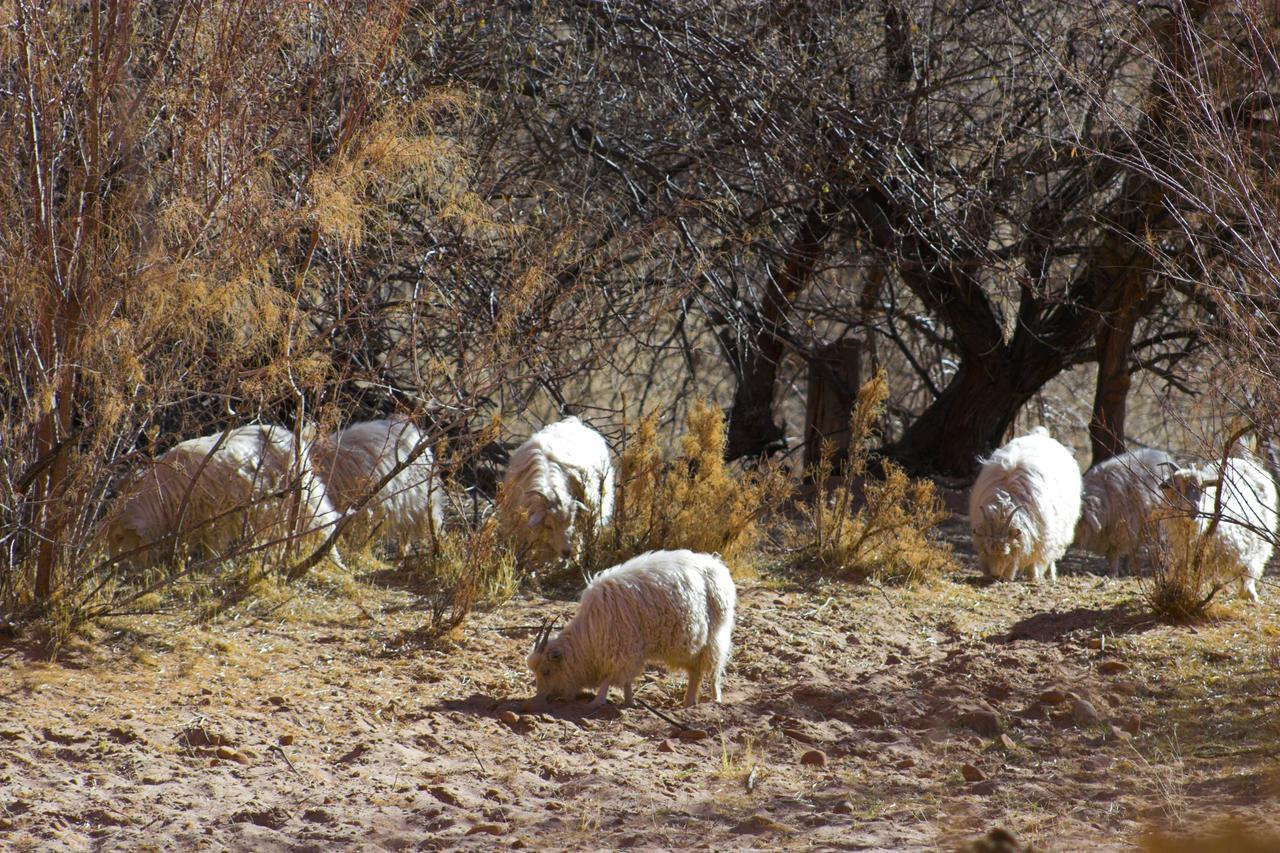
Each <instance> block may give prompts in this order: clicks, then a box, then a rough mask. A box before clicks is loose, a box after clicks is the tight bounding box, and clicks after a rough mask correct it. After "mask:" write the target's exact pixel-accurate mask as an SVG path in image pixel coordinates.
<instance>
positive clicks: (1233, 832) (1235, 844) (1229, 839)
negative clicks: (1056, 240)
mask: <svg viewBox="0 0 1280 853" xmlns="http://www.w3.org/2000/svg"><path fill="white" fill-rule="evenodd" d="M1139 849H1141V850H1142V851H1143V853H1271V851H1273V850H1280V833H1278V832H1276V830H1275V829H1274V828H1269V827H1261V826H1251V825H1249V824H1246V823H1244V822H1243V821H1239V820H1230V821H1226V822H1223V823H1222V824H1220V825H1218V826H1215V827H1212V828H1209V829H1203V830H1201V831H1199V832H1195V833H1187V834H1174V833H1169V832H1157V833H1153V834H1151V835H1149V836H1147V837H1146V838H1144V839H1143V840H1142V844H1141V847H1140V848H1139Z"/></svg>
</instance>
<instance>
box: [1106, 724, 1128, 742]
mask: <svg viewBox="0 0 1280 853" xmlns="http://www.w3.org/2000/svg"><path fill="white" fill-rule="evenodd" d="M1132 737H1133V735H1131V734H1129V733H1128V732H1126V731H1125V730H1124V729H1122V728H1120V727H1119V726H1112V727H1111V739H1112V740H1118V741H1127V740H1130V739H1131V738H1132Z"/></svg>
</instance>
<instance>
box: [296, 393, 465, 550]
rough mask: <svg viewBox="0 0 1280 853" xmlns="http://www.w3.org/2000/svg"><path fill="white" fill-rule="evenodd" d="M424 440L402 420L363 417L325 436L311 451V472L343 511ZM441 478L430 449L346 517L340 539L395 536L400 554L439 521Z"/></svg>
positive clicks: (425, 450) (439, 523)
mask: <svg viewBox="0 0 1280 853" xmlns="http://www.w3.org/2000/svg"><path fill="white" fill-rule="evenodd" d="M425 440H426V439H425V438H424V437H423V435H422V433H421V432H420V431H419V430H418V428H417V427H416V426H414V424H413V422H412V421H410V420H408V419H407V418H391V419H389V420H379V421H365V422H363V423H357V424H352V425H351V426H349V427H347V428H346V429H344V430H342V431H340V432H337V433H334V434H333V435H328V436H325V437H324V438H322V439H320V440H319V441H317V442H316V444H315V447H314V448H313V449H312V451H311V456H312V465H313V466H314V467H315V471H316V474H318V475H319V476H320V479H322V480H324V481H325V484H326V486H327V488H328V492H329V499H330V500H331V501H332V502H333V505H334V507H335V508H336V509H337V510H338V511H339V512H341V513H346V512H347V511H349V510H350V509H351V507H352V506H353V505H354V504H355V503H356V502H357V501H359V500H360V499H362V498H364V497H365V496H366V495H367V494H368V493H369V491H370V490H371V489H373V487H374V486H376V485H378V483H379V482H381V481H382V479H383V478H384V477H386V476H387V475H388V474H390V473H391V471H392V470H393V469H394V468H395V467H396V466H397V465H399V464H401V463H402V462H403V461H404V460H405V459H407V458H409V456H410V454H412V453H413V451H414V450H415V449H417V448H418V447H419V446H420V445H421V444H422V443H423V442H424V441H425ZM441 498H442V492H441V487H440V481H439V480H438V479H437V478H436V476H435V471H434V460H433V457H432V455H431V451H430V450H429V449H424V450H423V451H422V453H421V455H419V456H418V458H417V459H415V460H413V462H411V463H409V464H408V465H407V466H406V467H404V468H402V469H401V470H400V472H399V473H397V474H396V475H395V476H394V477H392V478H391V479H390V480H389V481H388V482H387V483H386V485H384V486H383V487H382V488H381V489H380V490H379V491H378V493H377V494H376V495H374V496H373V497H372V498H370V500H369V501H368V503H366V504H365V505H364V507H362V508H361V509H360V511H359V514H358V515H357V516H356V517H355V518H353V519H351V520H350V521H349V522H348V523H347V526H346V528H345V530H344V536H345V538H348V539H352V540H356V541H367V540H368V539H369V538H371V537H373V536H377V537H379V538H380V539H381V538H386V539H394V540H395V542H396V545H397V547H398V549H399V551H400V552H401V553H403V552H404V551H405V550H406V546H407V545H408V544H409V543H411V542H413V541H415V540H422V539H426V538H428V537H429V536H430V535H431V531H432V530H433V529H435V530H439V529H440V528H441V526H442V525H443V523H444V502H443V500H442V499H441Z"/></svg>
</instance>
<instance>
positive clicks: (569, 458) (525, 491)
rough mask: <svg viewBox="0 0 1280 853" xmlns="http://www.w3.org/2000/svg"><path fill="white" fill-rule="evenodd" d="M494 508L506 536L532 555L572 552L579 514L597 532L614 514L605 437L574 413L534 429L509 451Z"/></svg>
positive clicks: (548, 556)
mask: <svg viewBox="0 0 1280 853" xmlns="http://www.w3.org/2000/svg"><path fill="white" fill-rule="evenodd" d="M498 512H499V515H500V517H501V519H502V524H503V528H504V529H505V530H506V531H507V534H508V536H510V537H511V538H513V539H514V540H516V542H517V543H518V544H520V545H523V546H525V547H526V548H528V549H529V554H530V556H531V558H533V559H555V558H557V557H560V558H568V557H571V556H572V555H573V553H574V550H575V548H576V547H577V543H578V541H579V534H580V533H581V532H582V531H580V530H578V528H577V525H578V523H579V520H580V518H581V517H582V516H583V515H586V514H589V515H590V516H591V518H592V521H593V523H594V524H595V527H596V530H597V531H598V530H600V529H601V528H602V527H603V526H604V525H606V524H608V522H609V519H610V518H611V517H612V516H613V465H612V463H610V461H609V446H608V445H607V444H605V441H604V437H603V436H601V435H600V433H598V432H596V431H595V430H593V429H591V428H590V427H589V426H586V425H585V424H583V423H582V421H580V420H578V419H577V418H565V419H564V420H562V421H559V422H558V423H554V424H551V425H550V426H546V427H543V428H542V429H540V430H538V431H537V432H535V433H534V434H533V435H531V436H530V437H529V440H528V441H526V442H525V443H524V444H522V445H520V446H519V447H518V448H516V451H515V453H513V454H511V465H510V467H509V468H508V469H507V475H506V477H505V478H504V479H503V481H502V492H501V504H500V506H499V507H498Z"/></svg>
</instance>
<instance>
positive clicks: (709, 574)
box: [529, 551, 737, 705]
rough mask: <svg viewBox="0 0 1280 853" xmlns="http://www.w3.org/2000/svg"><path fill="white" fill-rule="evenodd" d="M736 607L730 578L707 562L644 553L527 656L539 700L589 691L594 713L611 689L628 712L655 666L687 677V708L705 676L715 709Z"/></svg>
mask: <svg viewBox="0 0 1280 853" xmlns="http://www.w3.org/2000/svg"><path fill="white" fill-rule="evenodd" d="M736 604H737V591H736V590H735V588H734V585H733V578H732V577H731V576H730V574H729V570H728V568H726V567H725V564H724V563H723V562H721V560H720V558H719V557H717V556H715V555H714V554H699V553H695V552H693V551H650V552H649V553H646V554H641V555H640V556H638V557H634V558H632V559H630V560H628V561H627V562H625V563H622V564H621V565H618V566H614V567H613V568H611V569H606V570H605V571H603V572H600V573H599V574H598V575H596V576H595V577H594V578H592V579H591V582H590V583H589V584H588V585H587V588H586V590H585V591H584V592H583V593H582V601H581V603H580V604H579V605H578V612H577V613H576V614H575V615H574V617H573V619H572V620H571V621H570V622H569V624H567V625H565V627H564V629H563V630H562V631H560V633H559V634H558V635H556V636H554V637H551V638H550V639H549V640H548V641H547V642H546V644H545V646H543V647H542V648H541V649H539V648H536V647H535V649H534V651H533V652H532V653H531V654H530V655H529V667H530V669H532V670H533V673H534V678H535V680H536V681H537V685H538V699H540V700H545V699H548V698H557V697H563V698H572V697H573V696H574V695H575V694H576V693H577V691H578V690H580V689H582V688H583V687H592V688H595V689H596V691H597V693H596V699H595V704H597V705H599V704H603V703H604V702H605V700H606V699H607V697H608V692H609V688H610V687H611V686H613V687H622V688H623V691H624V694H625V696H624V701H625V703H626V704H628V705H629V704H631V699H632V682H633V681H634V680H635V679H636V678H637V677H638V676H639V675H640V674H641V673H642V672H644V666H645V663H646V662H648V661H655V662H660V663H663V664H666V665H667V666H670V667H677V668H680V669H684V670H686V671H687V672H688V673H689V684H688V688H687V690H686V692H685V704H686V705H692V704H694V703H695V702H697V699H698V688H699V685H700V684H701V682H702V678H703V676H706V675H709V676H710V677H711V692H712V696H713V697H714V699H715V701H717V702H719V701H720V697H721V683H722V680H723V677H724V668H725V664H726V663H728V660H729V652H730V647H731V645H732V635H733V619H734V608H735V606H736Z"/></svg>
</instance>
